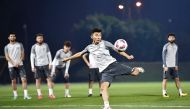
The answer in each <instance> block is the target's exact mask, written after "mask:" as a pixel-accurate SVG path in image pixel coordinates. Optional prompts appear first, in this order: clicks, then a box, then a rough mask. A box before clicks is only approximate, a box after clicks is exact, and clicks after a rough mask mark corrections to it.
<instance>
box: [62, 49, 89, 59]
mask: <svg viewBox="0 0 190 109" xmlns="http://www.w3.org/2000/svg"><path fill="white" fill-rule="evenodd" d="M87 48H88V47H86V48H85V49H84V50H83V51H81V52H78V53H75V54H74V55H72V56H70V57H68V58H64V59H63V61H64V62H65V61H68V60H72V59H75V58H79V57H81V56H82V55H83V54H84V53H86V52H87V51H88V50H87Z"/></svg>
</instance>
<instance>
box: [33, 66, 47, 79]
mask: <svg viewBox="0 0 190 109" xmlns="http://www.w3.org/2000/svg"><path fill="white" fill-rule="evenodd" d="M35 68H36V72H35V73H34V77H35V79H39V78H50V77H51V74H50V69H49V66H48V65H45V66H36V67H35Z"/></svg>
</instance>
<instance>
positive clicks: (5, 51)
mask: <svg viewBox="0 0 190 109" xmlns="http://www.w3.org/2000/svg"><path fill="white" fill-rule="evenodd" d="M4 53H5V55H6V54H8V48H7V46H5V48H4Z"/></svg>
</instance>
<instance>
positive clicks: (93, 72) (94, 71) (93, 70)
mask: <svg viewBox="0 0 190 109" xmlns="http://www.w3.org/2000/svg"><path fill="white" fill-rule="evenodd" d="M87 55H88V57H89V59H87ZM82 58H83V60H84V62H85V63H86V65H87V66H88V67H89V71H90V72H89V74H88V78H89V82H88V97H91V96H92V95H93V91H92V87H93V83H94V81H95V78H97V80H98V82H99V87H100V76H101V75H100V73H99V70H98V67H97V66H96V63H95V61H94V57H93V56H92V54H87V53H85V54H84V55H83V56H82ZM100 96H102V92H101V90H100Z"/></svg>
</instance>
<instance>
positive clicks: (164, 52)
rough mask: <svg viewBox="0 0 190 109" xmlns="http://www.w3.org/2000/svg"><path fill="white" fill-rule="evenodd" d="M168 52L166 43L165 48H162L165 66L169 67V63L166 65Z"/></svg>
mask: <svg viewBox="0 0 190 109" xmlns="http://www.w3.org/2000/svg"><path fill="white" fill-rule="evenodd" d="M166 52H167V45H164V47H163V50H162V61H163V67H167V65H166Z"/></svg>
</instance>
